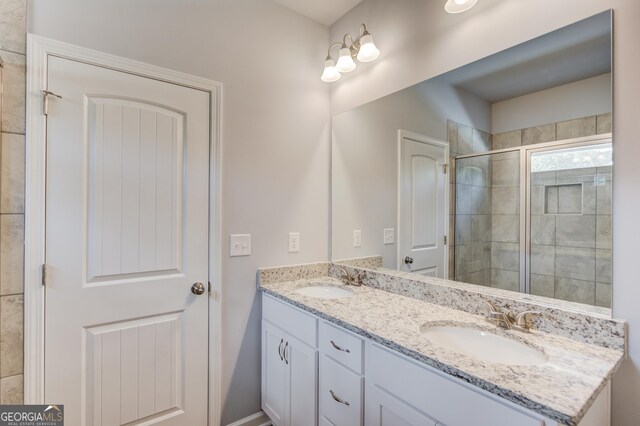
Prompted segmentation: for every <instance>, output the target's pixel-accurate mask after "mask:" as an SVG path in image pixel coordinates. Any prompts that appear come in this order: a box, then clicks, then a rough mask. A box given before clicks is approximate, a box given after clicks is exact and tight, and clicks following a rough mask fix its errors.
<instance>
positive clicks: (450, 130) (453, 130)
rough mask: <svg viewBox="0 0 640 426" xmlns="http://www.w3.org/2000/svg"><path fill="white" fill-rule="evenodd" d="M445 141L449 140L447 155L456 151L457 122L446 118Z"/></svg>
mask: <svg viewBox="0 0 640 426" xmlns="http://www.w3.org/2000/svg"><path fill="white" fill-rule="evenodd" d="M447 141H448V142H449V155H454V154H457V153H458V123H456V122H455V121H451V120H447Z"/></svg>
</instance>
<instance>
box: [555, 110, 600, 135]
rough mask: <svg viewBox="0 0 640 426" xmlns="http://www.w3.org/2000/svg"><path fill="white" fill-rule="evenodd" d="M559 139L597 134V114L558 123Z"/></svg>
mask: <svg viewBox="0 0 640 426" xmlns="http://www.w3.org/2000/svg"><path fill="white" fill-rule="evenodd" d="M557 127H558V140H564V139H572V138H581V137H583V136H593V135H595V134H596V116H595V115H594V116H593V117H585V118H578V119H577V120H569V121H563V122H562V123H558V125H557Z"/></svg>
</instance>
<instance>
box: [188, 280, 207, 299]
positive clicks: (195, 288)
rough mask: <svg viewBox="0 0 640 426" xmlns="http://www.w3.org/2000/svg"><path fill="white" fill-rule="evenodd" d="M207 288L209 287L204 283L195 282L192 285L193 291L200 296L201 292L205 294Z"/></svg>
mask: <svg viewBox="0 0 640 426" xmlns="http://www.w3.org/2000/svg"><path fill="white" fill-rule="evenodd" d="M206 290H207V289H206V288H205V286H204V284H202V283H195V284H194V285H192V286H191V293H193V294H195V295H196V296H200V295H201V294H204V292H205V291H206Z"/></svg>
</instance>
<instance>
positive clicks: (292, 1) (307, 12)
mask: <svg viewBox="0 0 640 426" xmlns="http://www.w3.org/2000/svg"><path fill="white" fill-rule="evenodd" d="M273 1H275V2H276V3H278V4H281V5H282V6H284V7H286V8H289V9H291V10H293V11H295V12H298V13H299V14H301V15H304V16H306V17H308V18H311V19H313V20H314V21H316V22H319V23H321V24H323V25H326V26H327V27H330V26H331V25H333V24H334V23H335V22H336V21H337V20H338V19H340V18H341V17H343V16H344V15H345V14H346V13H347V12H348V11H350V10H351V9H353V7H354V6H355V5H357V4H358V3H360V2H361V1H362V0H273Z"/></svg>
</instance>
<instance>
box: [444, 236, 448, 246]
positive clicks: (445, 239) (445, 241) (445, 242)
mask: <svg viewBox="0 0 640 426" xmlns="http://www.w3.org/2000/svg"><path fill="white" fill-rule="evenodd" d="M444 245H445V246H446V245H447V236H446V235H445V236H444Z"/></svg>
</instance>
